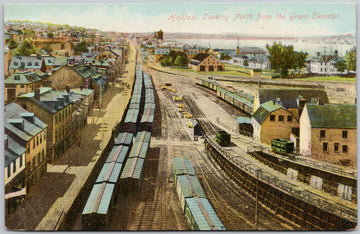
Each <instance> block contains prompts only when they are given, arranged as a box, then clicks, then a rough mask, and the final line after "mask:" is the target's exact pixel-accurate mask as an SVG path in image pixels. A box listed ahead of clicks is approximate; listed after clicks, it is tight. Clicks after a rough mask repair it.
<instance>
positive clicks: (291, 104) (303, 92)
mask: <svg viewBox="0 0 360 234" xmlns="http://www.w3.org/2000/svg"><path fill="white" fill-rule="evenodd" d="M258 94H259V101H260V104H262V103H265V102H268V101H270V100H277V99H278V98H280V103H279V104H280V105H282V106H283V107H285V108H286V109H288V108H298V101H297V97H298V96H302V97H303V98H305V100H306V102H307V103H310V102H311V100H312V99H314V98H316V99H318V98H320V102H321V103H324V104H327V103H329V99H328V96H327V93H326V91H325V90H321V89H265V88H260V89H259V90H258Z"/></svg>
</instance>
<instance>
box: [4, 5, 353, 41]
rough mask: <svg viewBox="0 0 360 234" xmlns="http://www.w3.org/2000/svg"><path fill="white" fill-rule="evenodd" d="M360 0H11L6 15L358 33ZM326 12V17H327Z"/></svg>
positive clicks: (115, 25)
mask: <svg viewBox="0 0 360 234" xmlns="http://www.w3.org/2000/svg"><path fill="white" fill-rule="evenodd" d="M355 13H356V12H355V4H354V3H259V2H257V3H206V4H204V3H194V4H193V3H183V4H182V3H173V4H171V3H156V4H151V3H134V4H131V3H107V4H102V3H88V4H79V3H78V4H6V5H5V6H4V20H5V22H6V20H11V19H17V20H32V21H42V22H51V23H57V24H69V25H72V26H83V27H88V28H96V29H100V30H105V31H118V32H153V31H157V30H159V29H162V30H163V31H165V32H193V33H239V34H247V35H256V36H317V35H321V36H323V35H339V34H346V33H353V34H355V31H356V17H355ZM321 17H323V18H321Z"/></svg>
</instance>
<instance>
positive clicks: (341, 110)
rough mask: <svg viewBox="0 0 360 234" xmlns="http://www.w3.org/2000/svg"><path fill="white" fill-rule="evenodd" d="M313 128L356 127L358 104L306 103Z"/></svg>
mask: <svg viewBox="0 0 360 234" xmlns="http://www.w3.org/2000/svg"><path fill="white" fill-rule="evenodd" d="M306 108H307V111H308V115H309V119H310V124H311V127H312V128H336V129H341V128H356V105H351V104H325V105H317V104H306Z"/></svg>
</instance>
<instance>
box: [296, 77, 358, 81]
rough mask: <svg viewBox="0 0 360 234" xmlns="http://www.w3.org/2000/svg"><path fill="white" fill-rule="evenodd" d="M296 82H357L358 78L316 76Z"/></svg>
mask: <svg viewBox="0 0 360 234" xmlns="http://www.w3.org/2000/svg"><path fill="white" fill-rule="evenodd" d="M295 80H306V81H338V82H341V81H346V82H356V77H341V76H314V77H309V78H301V79H295Z"/></svg>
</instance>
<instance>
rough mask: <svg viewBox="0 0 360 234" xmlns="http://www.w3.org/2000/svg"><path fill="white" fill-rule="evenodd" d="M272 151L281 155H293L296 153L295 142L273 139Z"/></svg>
mask: <svg viewBox="0 0 360 234" xmlns="http://www.w3.org/2000/svg"><path fill="white" fill-rule="evenodd" d="M271 150H272V151H274V152H276V153H280V154H291V153H293V152H294V142H292V141H289V140H286V139H279V138H277V139H273V140H272V141H271Z"/></svg>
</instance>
